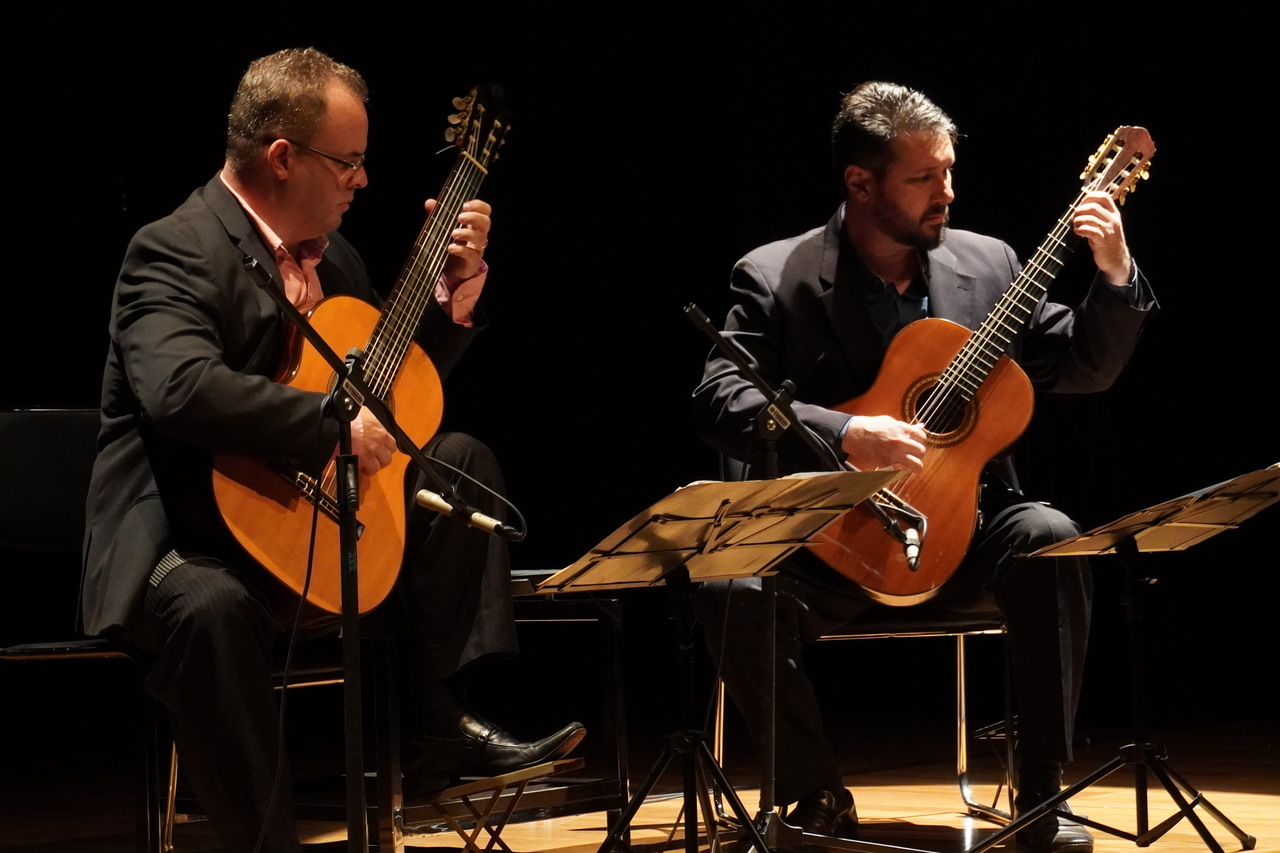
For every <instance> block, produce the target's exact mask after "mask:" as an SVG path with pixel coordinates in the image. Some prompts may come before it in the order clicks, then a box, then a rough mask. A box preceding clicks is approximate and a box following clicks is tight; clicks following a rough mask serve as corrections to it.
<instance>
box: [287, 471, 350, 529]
mask: <svg viewBox="0 0 1280 853" xmlns="http://www.w3.org/2000/svg"><path fill="white" fill-rule="evenodd" d="M275 471H276V473H277V474H279V475H280V476H281V477H283V478H284V479H285V480H288V481H289V483H290V484H291V485H292V486H293V487H294V488H295V489H297V491H298V492H299V493H300V494H301V495H302V497H303V498H305V499H306V500H307V502H308V503H310V504H311V505H312V506H317V507H319V509H320V513H321V514H322V515H325V516H328V518H329V520H330V521H332V522H333V523H334V524H337V523H338V520H339V509H338V502H337V500H336V499H335V498H334V497H333V495H331V494H329V493H328V492H326V491H325V490H324V488H323V487H321V485H320V482H319V481H318V480H317V479H316V478H315V477H312V476H311V475H309V474H304V473H302V472H301V471H292V472H290V471H284V470H280V469H278V468H277V469H275ZM363 535H364V525H363V524H362V523H360V522H359V521H357V522H356V538H357V539H359V538H360V537H361V536H363Z"/></svg>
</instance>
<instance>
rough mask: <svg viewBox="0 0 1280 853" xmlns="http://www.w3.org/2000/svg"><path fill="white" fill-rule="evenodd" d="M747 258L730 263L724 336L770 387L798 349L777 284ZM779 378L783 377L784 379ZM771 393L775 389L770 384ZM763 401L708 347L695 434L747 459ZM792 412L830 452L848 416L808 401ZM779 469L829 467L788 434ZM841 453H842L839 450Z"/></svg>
mask: <svg viewBox="0 0 1280 853" xmlns="http://www.w3.org/2000/svg"><path fill="white" fill-rule="evenodd" d="M769 279H770V276H769V275H768V274H767V273H765V272H764V271H763V270H762V268H761V267H760V266H759V265H757V264H756V263H755V262H754V261H753V259H752V258H751V257H750V256H748V257H746V258H744V259H743V260H741V261H739V262H738V263H737V265H736V266H735V267H734V270H733V275H732V278H731V280H730V287H731V290H732V291H733V294H734V296H735V299H736V304H735V305H734V306H733V308H732V309H730V311H729V316H728V319H727V320H726V321H725V336H726V337H727V338H729V339H730V340H731V341H732V342H733V343H735V344H736V345H737V346H738V347H739V348H740V349H741V350H742V351H743V353H744V357H745V359H746V361H747V363H748V364H749V365H750V366H751V367H752V368H753V369H754V370H755V371H756V372H757V373H758V374H759V375H760V376H761V377H762V378H763V379H764V380H765V381H766V382H768V383H770V384H771V385H772V384H774V383H776V382H778V381H779V377H781V376H783V374H784V373H789V365H788V363H787V361H786V357H785V356H786V354H787V353H789V352H797V351H800V348H799V347H795V346H794V345H793V344H792V342H790V341H789V340H788V339H789V338H790V337H791V336H792V335H793V334H795V333H796V330H795V329H793V328H792V326H793V324H789V323H788V322H787V321H786V317H785V316H784V315H783V312H784V311H785V310H786V307H785V305H784V300H781V299H779V295H778V285H777V282H775V281H770V280H769ZM784 378H785V377H784ZM774 390H775V391H776V390H777V389H776V387H775V388H774ZM766 403H767V401H766V399H765V397H764V395H763V394H762V393H761V392H760V391H759V390H758V389H757V388H756V386H755V385H754V384H752V383H751V382H750V381H749V380H748V379H747V378H746V377H745V376H743V375H742V373H741V372H740V371H739V370H738V367H737V365H735V364H734V363H733V362H732V361H730V360H729V359H728V358H726V357H724V356H722V355H720V354H719V351H718V350H716V351H713V352H712V353H711V355H710V356H709V357H708V359H707V363H706V366H705V368H704V370H703V376H702V382H701V383H700V384H699V385H698V387H697V388H696V389H695V390H694V392H693V408H694V419H695V423H696V426H697V429H698V433H699V435H700V436H701V437H702V439H703V440H704V441H706V442H707V443H708V444H710V445H711V446H712V447H713V448H715V449H716V450H719V451H720V452H722V453H726V454H728V455H730V456H732V457H734V458H736V459H741V460H748V459H750V457H751V455H752V453H753V451H754V450H756V449H758V448H757V447H756V446H755V418H756V415H757V414H758V413H759V412H760V411H761V410H762V409H763V408H764V406H765V405H766ZM793 408H794V410H795V413H796V416H797V417H798V418H799V419H800V420H801V422H802V423H804V424H805V425H806V426H807V427H809V429H811V430H813V432H814V433H815V434H816V436H817V438H818V439H819V441H821V442H823V443H825V444H827V445H828V446H830V447H831V448H833V449H835V450H837V451H838V450H839V447H840V430H841V429H842V428H843V427H844V424H845V422H846V421H847V420H848V415H844V414H841V413H840V412H835V411H832V410H830V409H827V408H825V407H823V406H817V405H813V404H809V403H803V402H795V403H793ZM778 455H779V464H780V467H781V469H782V470H784V471H786V470H821V469H824V468H826V467H829V466H827V465H825V464H822V463H821V462H820V461H819V460H817V459H815V458H814V455H813V454H812V453H811V452H810V451H809V450H808V448H806V447H804V446H803V445H802V444H801V442H799V441H798V440H795V439H794V437H788V438H787V439H786V440H784V441H783V442H781V443H780V444H779V445H778ZM841 455H842V454H841Z"/></svg>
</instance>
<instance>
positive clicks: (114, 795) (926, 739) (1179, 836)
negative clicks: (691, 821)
mask: <svg viewBox="0 0 1280 853" xmlns="http://www.w3.org/2000/svg"><path fill="white" fill-rule="evenodd" d="M1153 739H1158V740H1160V742H1161V743H1163V744H1164V745H1165V746H1166V747H1167V749H1168V754H1169V765H1170V766H1171V767H1173V768H1174V769H1175V770H1176V771H1178V772H1179V773H1180V774H1181V775H1182V776H1183V777H1184V778H1186V780H1187V781H1188V782H1190V783H1191V784H1192V785H1194V786H1195V787H1196V788H1198V789H1199V790H1200V791H1201V792H1202V793H1203V794H1204V795H1205V797H1206V798H1207V799H1208V800H1209V801H1210V802H1212V803H1213V805H1215V806H1216V807H1217V808H1218V809H1219V810H1220V811H1222V812H1223V813H1224V814H1225V815H1226V816H1227V817H1228V818H1230V819H1231V820H1232V821H1234V822H1235V823H1236V824H1237V825H1238V826H1240V827H1241V828H1242V829H1243V830H1244V831H1246V832H1248V833H1250V834H1252V835H1253V836H1255V837H1256V838H1257V846H1256V847H1255V848H1254V849H1256V850H1258V851H1273V852H1274V851H1280V724H1271V723H1263V724H1248V725H1216V726H1213V727H1208V728H1204V729H1194V728H1182V729H1179V730H1177V731H1173V732H1166V733H1162V734H1161V736H1160V737H1159V738H1153ZM1121 743H1123V740H1114V741H1112V740H1111V739H1110V738H1102V739H1100V740H1098V741H1096V742H1095V743H1094V745H1092V746H1091V747H1089V748H1088V749H1086V750H1084V751H1083V752H1082V754H1080V755H1079V756H1078V757H1077V761H1076V763H1075V764H1074V765H1072V768H1071V772H1072V773H1073V774H1075V775H1074V776H1072V777H1071V778H1077V777H1079V776H1082V775H1084V774H1086V773H1088V772H1089V771H1091V770H1093V769H1095V768H1097V767H1099V766H1101V765H1102V764H1104V763H1105V762H1106V761H1107V760H1109V759H1110V758H1111V757H1112V756H1114V755H1115V754H1116V753H1117V750H1118V748H1119V745H1120V744H1121ZM646 746H648V752H646ZM654 748H656V747H653V746H652V745H646V744H639V743H637V744H634V745H633V749H634V750H635V753H636V754H634V755H633V763H632V768H633V770H632V773H633V785H636V784H639V783H640V782H641V781H643V779H644V777H645V776H646V775H647V773H648V770H649V766H650V764H651V762H652V755H653V754H654V753H653V749H654ZM742 761H745V759H743V760H742ZM742 761H740V763H738V764H736V765H735V764H732V763H730V766H729V768H728V769H729V772H730V776H731V778H732V779H733V780H734V784H735V785H737V786H739V792H740V796H741V798H742V801H743V803H744V805H745V806H746V808H747V810H748V812H750V813H752V814H754V813H755V812H756V810H757V807H758V805H759V803H758V780H755V781H753V780H752V778H751V776H752V772H753V768H752V767H751V766H750V765H749V764H746V763H742ZM984 761H985V760H983V759H977V758H975V762H976V763H977V765H978V766H977V767H976V770H977V772H978V774H979V779H978V780H977V781H982V777H983V776H988V775H990V774H989V773H988V772H987V771H986V770H984V769H983V768H984V767H985V766H987V765H986V764H985V763H984ZM58 763H59V764H60V763H61V762H58ZM990 766H992V767H993V766H994V765H990ZM678 770H679V766H678V762H677V763H673V764H672V765H670V766H669V768H668V772H667V773H666V774H664V776H663V778H662V780H661V782H660V783H659V785H658V786H657V787H656V789H655V790H656V793H655V794H654V795H653V796H651V797H650V798H649V799H648V801H646V803H645V804H644V805H643V807H642V808H641V809H640V812H639V814H638V815H637V816H636V818H635V819H634V820H633V821H632V824H631V829H632V843H633V845H636V846H637V847H638V848H643V849H646V850H657V849H661V848H662V847H663V846H664V845H663V842H664V839H666V838H667V837H668V833H669V832H670V825H671V824H672V822H673V820H674V818H675V816H676V815H677V814H678V812H679V810H680V806H681V797H680V794H679V784H680V783H679V776H678ZM26 772H27V774H29V773H30V770H29V769H28V770H27V771H26ZM953 776H954V772H953V765H952V764H951V753H950V751H949V749H948V748H947V744H946V743H945V738H942V737H941V736H940V733H939V732H937V731H933V732H924V733H918V734H916V733H912V732H899V733H898V734H897V735H894V736H886V737H877V738H876V739H875V745H874V747H873V748H870V749H867V750H864V751H863V754H862V756H861V757H860V758H859V760H858V761H857V762H856V763H853V764H851V765H849V766H847V767H846V774H845V782H846V784H847V785H848V786H849V788H850V789H851V790H852V791H853V792H854V794H855V797H856V798H857V803H858V812H859V817H860V820H861V823H862V839H863V840H864V841H868V842H873V843H877V844H885V845H894V846H898V847H909V848H915V849H920V850H927V851H937V853H961V851H964V850H966V849H969V848H971V847H972V846H973V845H974V844H976V843H977V842H978V841H979V840H980V839H981V838H984V837H988V836H989V835H990V834H991V833H993V832H995V831H996V829H997V827H996V826H995V825H994V824H992V823H990V822H987V821H982V820H975V819H972V818H966V817H963V816H962V815H961V804H960V799H959V794H958V791H957V788H956V786H955V783H954V781H953ZM4 777H5V778H4V786H3V790H2V791H0V850H5V851H13V853H53V852H54V851H57V853H128V851H131V850H132V849H133V848H132V837H131V835H130V832H131V820H132V803H131V800H130V798H129V792H128V791H127V790H122V787H123V786H121V785H120V784H119V783H118V782H117V781H116V780H114V779H113V774H112V770H111V768H109V767H104V766H99V767H98V768H97V769H95V770H91V771H88V772H86V771H85V770H84V769H83V768H82V769H81V770H79V771H76V772H68V773H67V775H64V776H63V777H62V778H60V779H56V780H50V779H48V778H33V777H32V776H30V775H24V776H22V777H21V778H19V776H18V774H15V773H12V772H10V769H6V771H5V774H4ZM1150 801H1151V813H1152V823H1156V822H1158V821H1159V820H1161V819H1163V818H1164V817H1165V816H1167V815H1168V814H1170V813H1171V812H1172V811H1173V806H1172V802H1171V800H1170V799H1169V797H1168V796H1167V795H1166V794H1165V793H1164V791H1163V789H1160V788H1159V787H1158V786H1156V787H1154V788H1153V789H1152V791H1151V795H1150ZM1072 805H1073V807H1074V808H1075V810H1076V811H1077V812H1079V813H1082V814H1086V815H1088V816H1089V817H1091V818H1093V819H1094V820H1098V821H1100V822H1102V823H1105V824H1108V825H1111V826H1114V827H1118V828H1120V829H1124V830H1129V831H1132V830H1133V829H1134V827H1135V814H1136V811H1135V805H1134V795H1133V787H1132V773H1131V770H1129V769H1128V768H1122V769H1121V770H1119V771H1117V772H1116V773H1114V774H1113V775H1111V776H1110V777H1108V778H1107V779H1106V780H1104V781H1103V782H1102V783H1099V784H1097V785H1095V786H1094V787H1092V788H1089V789H1088V790H1086V791H1085V792H1083V793H1082V794H1081V795H1080V796H1078V797H1076V798H1075V799H1074V800H1073V801H1072ZM1198 813H1199V814H1201V816H1202V818H1203V819H1204V820H1205V822H1206V824H1207V825H1208V827H1209V828H1210V830H1211V831H1212V832H1213V833H1214V835H1215V836H1216V837H1217V839H1218V842H1219V843H1220V844H1221V845H1222V847H1223V849H1224V850H1226V851H1235V850H1240V849H1242V848H1241V845H1240V844H1239V843H1238V842H1237V841H1236V839H1235V838H1234V837H1232V836H1231V835H1229V834H1228V833H1227V832H1226V831H1225V830H1224V829H1223V828H1222V827H1221V826H1220V825H1219V824H1218V823H1217V822H1216V821H1215V820H1214V819H1213V818H1212V817H1211V816H1209V815H1208V814H1207V813H1204V812H1203V810H1198ZM607 831H608V825H607V820H606V816H605V815H604V814H584V815H575V816H567V817H560V818H554V819H548V820H539V821H530V822H526V823H520V824H513V825H511V826H509V827H508V828H507V830H506V832H505V833H504V835H503V837H504V839H505V840H506V841H507V843H508V844H510V845H511V847H512V849H513V850H515V851H519V853H589V851H596V850H598V849H599V847H600V845H601V842H602V841H603V840H604V839H605V837H606V834H607ZM302 832H303V834H304V835H305V836H306V837H307V838H308V839H309V840H311V841H317V842H319V841H334V840H340V839H341V838H342V831H341V826H337V825H324V824H312V823H304V824H303V825H302ZM1095 837H1096V839H1097V842H1096V848H1095V849H1096V850H1097V851H1098V853H1122V851H1131V850H1134V849H1136V848H1135V845H1134V844H1133V843H1132V842H1130V841H1126V840H1123V839H1120V838H1116V837H1113V836H1110V835H1106V834H1102V833H1095ZM176 843H177V850H178V853H216V851H221V850H222V849H223V848H222V847H221V846H219V845H218V844H217V842H216V841H215V840H213V838H212V836H211V834H210V833H209V831H208V828H207V827H206V826H204V825H203V824H202V823H192V824H186V825H182V826H179V827H178V831H177V836H176ZM670 847H671V849H681V850H682V849H684V848H683V845H682V844H680V843H673V844H672V845H670ZM408 848H409V849H410V850H414V849H424V850H461V849H463V847H462V844H461V842H460V841H459V840H458V839H457V838H456V836H454V835H453V834H452V833H448V832H445V833H440V834H434V835H427V836H418V837H414V838H412V839H410V840H409V842H408ZM728 849H732V846H730V847H729V848H728ZM995 849H1015V848H1012V847H1011V846H1002V847H997V848H995ZM1150 849H1151V850H1153V851H1156V853H1184V851H1185V853H1191V851H1204V850H1207V849H1208V848H1207V847H1206V845H1205V844H1204V842H1203V841H1202V840H1201V839H1200V838H1199V836H1198V835H1197V834H1196V833H1195V831H1194V829H1193V828H1192V827H1190V826H1189V825H1188V824H1187V823H1186V822H1185V821H1183V822H1182V823H1180V824H1179V825H1178V826H1176V827H1175V828H1174V829H1173V830H1172V831H1171V832H1169V833H1168V834H1167V835H1166V836H1164V837H1163V838H1161V839H1160V840H1158V841H1157V842H1155V843H1154V844H1153V845H1152V846H1151V848H1150Z"/></svg>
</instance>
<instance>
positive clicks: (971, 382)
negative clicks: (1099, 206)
mask: <svg viewBox="0 0 1280 853" xmlns="http://www.w3.org/2000/svg"><path fill="white" fill-rule="evenodd" d="M1154 152H1155V146H1154V144H1153V143H1152V141H1151V136H1150V134H1148V133H1147V131H1146V130H1145V129H1144V128H1141V127H1120V128H1117V129H1116V131H1115V132H1114V133H1112V134H1111V135H1110V136H1108V137H1107V139H1106V140H1105V141H1104V142H1103V144H1102V146H1101V147H1100V148H1099V149H1098V151H1097V153H1095V154H1094V155H1093V157H1092V158H1090V160H1089V164H1088V166H1087V167H1086V168H1085V171H1084V172H1083V173H1082V174H1081V175H1080V178H1081V180H1083V181H1084V184H1083V186H1082V188H1081V190H1080V195H1079V196H1077V197H1076V200H1075V201H1074V202H1072V204H1071V206H1070V207H1069V208H1067V212H1066V213H1065V214H1063V216H1062V217H1061V218H1060V219H1059V220H1058V222H1057V224H1056V225H1055V226H1054V229H1053V230H1052V231H1051V232H1050V233H1049V236H1048V237H1046V238H1045V240H1044V242H1043V243H1041V244H1040V247H1039V248H1038V249H1037V250H1036V252H1035V254H1034V255H1033V256H1032V258H1031V260H1030V261H1029V262H1028V263H1027V264H1026V265H1025V266H1024V267H1023V268H1022V271H1021V272H1020V273H1019V274H1018V277H1017V278H1016V279H1015V280H1014V281H1013V283H1012V284H1010V285H1009V287H1008V289H1007V290H1005V292H1004V294H1003V295H1002V296H1001V297H1000V300H999V301H998V302H997V303H996V305H995V307H994V308H992V309H991V312H990V313H989V314H988V315H987V318H986V319H985V320H984V321H983V322H982V325H981V326H979V327H978V329H977V331H970V330H969V329H966V328H964V327H963V326H960V325H958V324H955V323H952V322H950V321H948V320H941V319H937V318H929V319H925V320H919V321H917V322H915V323H912V324H910V325H908V326H906V327H905V328H904V329H903V330H902V331H901V332H899V333H898V334H897V336H895V337H894V339H893V341H892V342H891V343H890V345H889V348H888V351H887V352H886V353H885V359H884V363H883V364H882V365H881V367H880V373H879V375H878V376H877V378H876V381H875V383H874V384H873V385H872V386H871V388H870V389H869V390H868V391H867V392H866V393H865V394H863V395H861V396H859V397H857V398H855V399H853V400H850V401H849V402H847V403H845V404H843V405H840V406H836V407H835V408H836V409H838V410H840V411H842V412H846V413H848V414H859V415H889V416H892V417H894V418H897V419H898V420H901V421H905V422H908V423H917V424H921V425H923V426H924V428H925V431H926V433H927V436H928V437H927V439H926V446H927V452H926V453H925V456H924V469H923V470H922V471H920V472H918V473H914V474H910V475H908V476H906V477H905V478H903V479H901V480H899V481H898V482H896V483H895V484H893V487H892V491H888V490H884V491H881V492H879V493H877V494H876V495H874V496H873V497H872V498H871V499H870V500H869V501H867V502H865V503H864V504H863V505H861V506H859V507H857V508H855V509H853V510H851V511H850V512H848V513H847V514H845V515H844V516H842V517H841V518H840V519H839V520H838V521H836V522H834V523H833V524H831V525H829V526H828V527H826V528H825V529H824V530H823V531H822V532H821V533H820V534H819V536H818V538H817V542H816V544H814V545H813V546H811V547H812V550H813V551H814V553H816V554H817V555H818V556H819V557H821V558H822V560H823V561H825V562H826V563H827V564H828V565H830V566H831V567H832V568H834V569H835V570H836V571H838V572H840V573H841V574H843V575H844V576H845V577H848V578H850V579H851V580H853V581H855V582H857V583H858V584H859V585H861V586H862V587H863V588H864V589H865V590H866V591H867V593H868V594H869V595H870V596H871V597H872V598H874V599H876V600H878V601H880V602H882V603H885V604H892V605H908V604H916V603H919V602H921V601H926V600H928V599H929V598H932V597H933V596H934V595H936V594H937V592H938V590H939V588H940V587H941V586H942V584H943V582H945V581H946V580H947V579H948V578H949V577H951V574H952V573H953V572H954V571H955V570H956V568H957V567H958V566H959V564H960V561H961V560H962V559H963V558H964V555H965V552H966V551H968V549H969V543H970V541H971V540H972V539H973V532H974V527H975V523H976V521H977V504H978V480H979V477H980V476H981V473H982V469H983V468H984V467H985V466H986V464H987V463H988V462H990V461H991V460H992V459H993V458H995V456H996V455H998V454H999V453H1001V452H1002V451H1004V450H1005V449H1006V448H1007V447H1009V445H1011V444H1012V443H1013V442H1014V441H1016V440H1017V438H1018V437H1019V436H1020V435H1021V434H1022V432H1023V430H1024V429H1026V426H1027V423H1028V422H1029V421H1030V419H1031V410H1032V405H1033V393H1032V389H1031V383H1030V381H1029V380H1028V379H1027V376H1026V374H1025V373H1023V371H1022V369H1021V368H1020V367H1018V365H1017V364H1015V363H1014V362H1013V361H1012V360H1011V359H1010V358H1009V357H1008V356H1007V355H1005V354H1004V352H1005V349H1006V348H1007V347H1008V345H1009V342H1010V341H1011V340H1012V339H1013V338H1014V336H1015V335H1017V333H1018V332H1020V331H1021V330H1022V328H1023V327H1024V326H1025V325H1026V323H1027V322H1028V320H1029V319H1030V318H1031V316H1032V314H1033V312H1034V311H1035V308H1036V305H1037V304H1038V303H1039V301H1040V299H1041V297H1043V296H1044V294H1045V293H1046V291H1047V290H1048V287H1049V284H1050V283H1051V282H1052V281H1053V279H1054V277H1055V276H1057V274H1058V272H1059V271H1060V270H1061V269H1062V266H1063V264H1064V263H1065V261H1066V259H1067V256H1068V255H1069V254H1070V252H1071V249H1072V248H1073V247H1074V245H1075V243H1076V242H1077V241H1078V238H1076V236H1075V235H1074V234H1073V233H1072V231H1071V218H1072V215H1073V213H1074V211H1075V209H1076V207H1078V206H1079V204H1080V202H1081V201H1082V200H1083V197H1084V194H1085V193H1086V192H1090V191H1093V190H1102V191H1104V192H1107V193H1109V194H1110V195H1111V196H1112V197H1113V198H1114V199H1116V200H1117V201H1118V202H1123V201H1124V198H1125V196H1126V195H1127V194H1128V193H1129V191H1130V190H1131V189H1132V188H1133V186H1134V183H1135V181H1136V180H1137V179H1138V178H1139V177H1142V178H1146V177H1147V168H1148V164H1149V162H1150V159H1151V155H1152V154H1153V153H1154ZM919 516H923V519H921V518H919ZM917 539H919V542H918V545H917V543H916V540H917Z"/></svg>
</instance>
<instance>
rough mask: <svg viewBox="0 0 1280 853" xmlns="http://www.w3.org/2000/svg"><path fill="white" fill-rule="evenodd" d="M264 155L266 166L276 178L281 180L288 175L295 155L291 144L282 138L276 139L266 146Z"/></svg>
mask: <svg viewBox="0 0 1280 853" xmlns="http://www.w3.org/2000/svg"><path fill="white" fill-rule="evenodd" d="M266 157H267V168H269V169H270V170H271V174H272V176H274V177H275V179H276V180H278V181H283V180H284V179H286V178H288V177H289V172H290V171H291V170H292V169H293V163H294V157H295V154H294V151H293V146H292V145H290V144H289V143H288V142H287V141H285V140H283V139H277V140H276V141H275V142H272V143H271V144H270V145H268V146H267V151H266Z"/></svg>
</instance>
